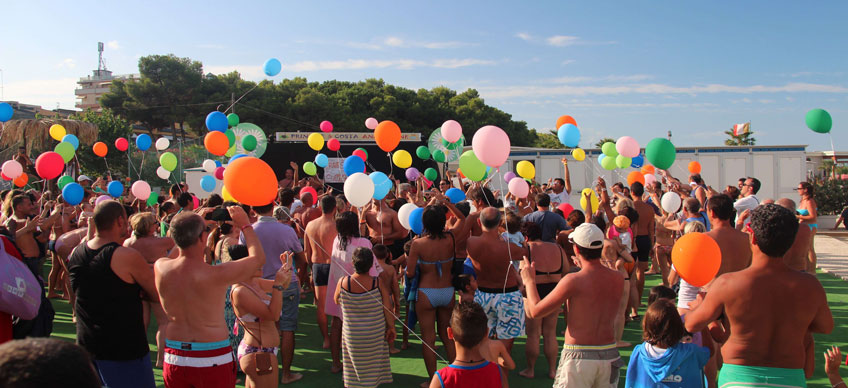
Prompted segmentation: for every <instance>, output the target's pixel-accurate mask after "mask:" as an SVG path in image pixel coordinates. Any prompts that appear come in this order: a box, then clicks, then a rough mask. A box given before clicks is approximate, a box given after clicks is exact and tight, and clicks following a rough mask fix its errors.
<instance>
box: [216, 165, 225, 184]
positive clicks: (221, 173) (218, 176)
mask: <svg viewBox="0 0 848 388" xmlns="http://www.w3.org/2000/svg"><path fill="white" fill-rule="evenodd" d="M215 179H217V180H219V181H220V180H222V179H224V167H218V168H216V169H215Z"/></svg>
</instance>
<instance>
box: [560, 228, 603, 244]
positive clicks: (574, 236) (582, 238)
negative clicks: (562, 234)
mask: <svg viewBox="0 0 848 388" xmlns="http://www.w3.org/2000/svg"><path fill="white" fill-rule="evenodd" d="M568 240H569V241H571V242H572V243H573V244H577V245H579V246H580V247H583V248H587V249H597V248H603V247H604V232H602V231H601V229H600V228H598V227H597V225H595V224H593V223H589V222H584V223H582V224H580V226H578V227H576V228H574V231H573V232H571V234H569V235H568Z"/></svg>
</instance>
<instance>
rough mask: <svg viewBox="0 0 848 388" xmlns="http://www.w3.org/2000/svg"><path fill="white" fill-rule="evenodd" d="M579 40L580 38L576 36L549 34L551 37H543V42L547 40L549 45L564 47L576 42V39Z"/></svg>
mask: <svg viewBox="0 0 848 388" xmlns="http://www.w3.org/2000/svg"><path fill="white" fill-rule="evenodd" d="M579 40H580V38H578V37H576V36H569V35H554V36H551V37H549V38H547V39H545V42H547V43H548V44H549V45H551V46H557V47H565V46H571V45H573V44H575V43H577V41H579Z"/></svg>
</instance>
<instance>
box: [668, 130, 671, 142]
mask: <svg viewBox="0 0 848 388" xmlns="http://www.w3.org/2000/svg"><path fill="white" fill-rule="evenodd" d="M668 141H671V131H668Z"/></svg>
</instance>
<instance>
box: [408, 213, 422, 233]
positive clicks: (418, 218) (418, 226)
mask: <svg viewBox="0 0 848 388" xmlns="http://www.w3.org/2000/svg"><path fill="white" fill-rule="evenodd" d="M423 216H424V208H423V207H419V208H417V209H415V210H413V211H411V212H410V213H409V226H410V228H412V232H413V233H415V234H421V232H423V231H424V219H423Z"/></svg>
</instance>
